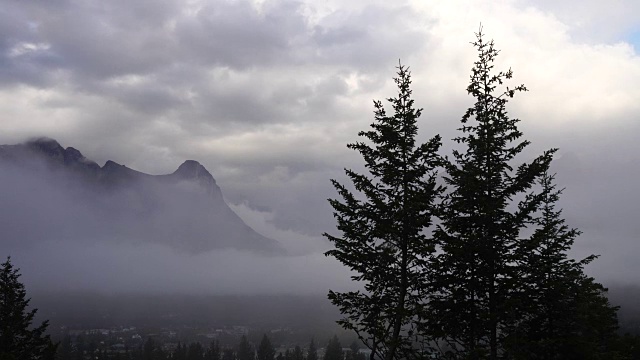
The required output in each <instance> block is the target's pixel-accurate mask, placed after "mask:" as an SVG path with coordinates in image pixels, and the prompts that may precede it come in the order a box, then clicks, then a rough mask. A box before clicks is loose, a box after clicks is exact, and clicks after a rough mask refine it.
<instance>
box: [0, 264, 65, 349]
mask: <svg viewBox="0 0 640 360" xmlns="http://www.w3.org/2000/svg"><path fill="white" fill-rule="evenodd" d="M19 278H20V273H19V269H14V267H13V265H12V264H11V258H7V261H5V262H4V263H2V264H1V265H0V360H31V359H38V360H41V359H51V360H53V359H55V355H56V345H54V344H53V343H52V342H51V339H50V338H49V336H48V335H45V331H46V330H47V326H48V322H47V321H45V322H43V323H42V324H41V325H40V326H37V327H35V328H31V323H32V322H33V318H34V316H35V314H36V312H37V311H38V310H37V309H32V310H28V307H29V301H30V299H27V298H26V296H27V292H26V290H25V288H24V285H23V284H22V283H21V282H20V281H19Z"/></svg>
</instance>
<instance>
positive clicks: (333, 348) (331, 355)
mask: <svg viewBox="0 0 640 360" xmlns="http://www.w3.org/2000/svg"><path fill="white" fill-rule="evenodd" d="M322 360H344V356H343V354H342V345H341V344H340V340H338V337H337V336H335V335H334V336H333V337H332V338H331V339H329V343H328V344H327V350H326V351H325V353H324V358H323V359H322Z"/></svg>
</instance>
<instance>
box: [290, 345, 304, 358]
mask: <svg viewBox="0 0 640 360" xmlns="http://www.w3.org/2000/svg"><path fill="white" fill-rule="evenodd" d="M292 358H293V360H304V355H303V354H302V349H301V348H300V346H298V345H296V347H295V348H293V355H292Z"/></svg>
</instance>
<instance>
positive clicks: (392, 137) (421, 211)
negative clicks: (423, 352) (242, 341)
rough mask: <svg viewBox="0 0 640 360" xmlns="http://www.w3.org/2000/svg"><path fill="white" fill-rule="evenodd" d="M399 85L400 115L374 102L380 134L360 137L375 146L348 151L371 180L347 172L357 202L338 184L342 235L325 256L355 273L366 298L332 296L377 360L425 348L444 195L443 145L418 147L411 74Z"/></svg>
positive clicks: (401, 73)
mask: <svg viewBox="0 0 640 360" xmlns="http://www.w3.org/2000/svg"><path fill="white" fill-rule="evenodd" d="M394 80H395V83H396V85H397V87H398V95H397V97H395V98H390V99H388V101H389V102H390V103H391V104H392V106H393V110H394V114H393V115H387V113H386V111H385V109H384V107H383V105H382V103H381V102H380V101H374V107H375V113H374V114H375V121H374V123H373V124H371V128H372V129H373V130H371V131H363V132H360V133H359V136H362V137H365V138H366V139H367V140H369V142H370V143H371V145H369V144H366V143H364V142H356V143H353V144H349V145H347V147H348V148H350V149H354V150H357V151H358V152H359V153H360V154H361V155H362V157H363V158H364V161H365V167H366V169H367V171H368V172H369V175H370V176H369V175H363V174H359V173H356V172H354V171H352V170H346V174H347V175H348V177H349V178H350V180H351V182H352V183H353V187H354V188H355V190H356V191H357V192H358V193H359V194H358V195H355V194H353V193H352V192H351V191H350V190H349V189H348V188H347V187H346V186H344V185H342V184H340V183H338V182H337V181H335V180H332V183H333V185H334V186H335V188H336V189H337V191H338V193H339V194H340V196H341V197H342V201H340V200H329V201H330V203H331V206H332V207H333V208H334V210H335V212H334V216H335V218H336V219H337V222H338V230H340V231H341V232H342V235H341V236H340V237H339V236H332V235H329V234H324V235H325V236H326V237H327V238H328V239H329V240H330V241H331V242H333V244H334V245H335V249H334V250H330V251H328V252H327V253H326V255H329V256H333V257H335V258H336V259H338V260H339V261H340V262H342V263H343V264H344V265H346V266H347V267H349V268H350V269H351V270H353V271H354V273H355V275H353V276H352V279H353V280H355V281H358V282H361V283H362V284H363V285H364V288H365V291H364V292H361V291H350V292H345V293H338V292H334V291H330V292H329V299H330V300H331V302H332V303H333V304H334V305H336V306H338V308H339V309H340V312H341V313H342V314H343V315H344V316H345V317H344V318H343V319H341V320H340V321H339V322H338V323H339V324H340V325H342V326H343V327H344V328H345V329H348V330H353V331H355V332H356V334H357V335H358V337H359V339H360V340H361V341H362V342H363V343H364V344H365V345H366V346H367V347H369V348H370V349H371V351H372V353H371V359H372V360H373V359H374V358H376V359H377V358H384V359H385V360H393V359H396V358H403V357H404V358H406V357H409V356H413V352H412V348H413V347H414V346H415V345H416V344H418V342H416V340H419V339H416V335H418V332H417V331H416V324H415V321H416V318H417V317H418V316H420V314H422V309H423V307H424V296H423V292H424V288H425V285H426V282H425V278H424V276H423V272H422V268H423V267H425V266H426V261H427V259H429V257H430V256H431V255H432V253H433V252H434V245H433V243H432V241H430V240H429V238H428V237H427V236H426V235H425V233H424V230H425V229H427V228H428V227H429V226H430V225H431V217H432V213H433V212H434V205H433V204H434V199H435V198H436V197H437V196H438V194H439V193H440V192H441V189H440V188H439V187H438V186H437V185H436V181H435V180H436V171H435V167H436V166H437V164H438V163H439V160H440V158H439V156H438V155H437V151H438V149H439V147H440V137H439V136H435V137H433V138H432V139H431V140H429V141H428V142H427V143H425V144H421V145H416V141H415V137H416V135H417V132H418V128H417V124H416V122H417V119H418V118H419V117H420V115H421V113H422V109H416V108H414V101H413V99H412V98H411V89H410V85H411V75H410V72H409V70H408V68H406V67H404V66H402V65H400V66H399V67H398V72H397V78H395V79H394Z"/></svg>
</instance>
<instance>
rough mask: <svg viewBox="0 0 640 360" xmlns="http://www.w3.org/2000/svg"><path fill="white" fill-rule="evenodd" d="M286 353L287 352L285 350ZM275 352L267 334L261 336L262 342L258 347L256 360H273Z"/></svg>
mask: <svg viewBox="0 0 640 360" xmlns="http://www.w3.org/2000/svg"><path fill="white" fill-rule="evenodd" d="M287 351H289V350H288V349H287ZM275 355H276V351H275V350H274V349H273V345H271V340H269V338H268V337H267V334H264V335H262V340H261V341H260V345H259V346H258V360H274V357H275Z"/></svg>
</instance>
